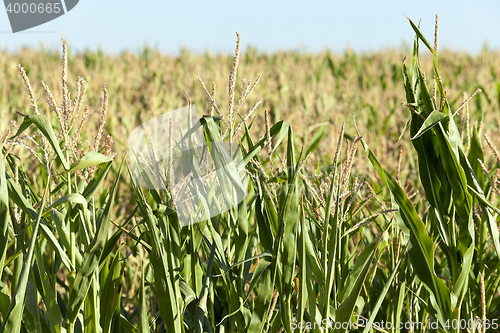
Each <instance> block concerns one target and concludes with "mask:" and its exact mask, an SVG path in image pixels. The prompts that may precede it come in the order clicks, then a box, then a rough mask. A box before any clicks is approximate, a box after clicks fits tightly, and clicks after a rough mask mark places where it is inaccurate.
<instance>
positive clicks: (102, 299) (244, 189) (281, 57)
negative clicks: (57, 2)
mask: <svg viewBox="0 0 500 333" xmlns="http://www.w3.org/2000/svg"><path fill="white" fill-rule="evenodd" d="M409 25H410V27H409V29H413V31H414V32H415V40H414V42H413V45H412V47H411V48H410V47H408V49H407V50H387V51H383V52H377V53H368V54H356V53H353V52H351V51H346V52H345V53H344V54H343V55H339V54H333V53H331V52H323V53H320V54H307V53H293V52H288V53H285V52H282V53H275V54H261V53H258V52H256V51H255V50H254V49H252V48H248V49H247V50H246V51H245V52H243V51H241V50H242V46H241V39H240V36H239V35H238V34H237V46H236V51H235V55H234V56H231V57H230V56H226V55H213V54H210V53H207V54H204V55H193V54H191V53H189V51H187V50H184V51H182V52H181V53H180V54H179V55H178V56H166V55H162V54H160V53H159V52H157V51H155V50H151V49H144V50H143V51H142V53H140V54H132V53H128V52H126V53H123V54H121V55H118V56H110V55H106V54H105V53H104V52H101V51H99V52H84V53H81V54H78V55H73V54H72V53H71V50H68V46H67V44H66V41H63V50H62V58H61V56H60V55H59V54H58V53H57V52H55V51H46V50H43V51H42V52H35V51H32V50H22V51H20V52H18V53H15V54H9V53H7V52H2V57H1V58H0V68H1V69H2V70H1V71H0V115H1V116H2V118H3V119H5V120H4V121H2V122H1V123H0V129H1V130H2V131H3V132H2V133H3V134H2V136H1V137H0V142H1V148H2V149H1V154H0V264H1V266H2V270H0V329H1V332H0V333H4V332H5V333H10V332H14V333H19V332H37V333H45V332H68V333H73V332H85V333H87V332H88V333H90V332H92V333H97V332H126V333H131V332H141V333H142V332H213V333H215V332H221V333H223V332H259V333H260V332H362V333H367V332H375V331H377V332H391V333H393V332H477V333H483V332H499V331H500V327H499V325H500V323H499V322H498V320H499V319H498V318H500V260H499V259H500V234H499V229H498V221H499V216H500V193H499V188H498V185H499V182H500V171H499V170H500V169H499V166H500V153H499V151H498V149H497V148H496V144H498V137H499V136H498V134H499V132H498V131H499V130H498V128H499V123H500V117H498V111H499V109H500V62H499V60H498V59H499V57H498V55H499V54H498V51H492V50H486V49H485V50H483V52H482V53H480V54H479V55H475V56H472V55H468V54H465V53H454V52H452V51H447V50H444V51H442V52H440V51H439V50H438V43H437V28H436V36H435V41H434V44H431V43H430V42H429V41H428V40H427V39H426V37H425V36H423V35H422V33H421V31H420V30H419V27H418V26H417V25H415V24H414V23H413V22H412V21H411V20H409ZM436 26H437V22H436ZM17 63H20V65H17ZM61 64H62V70H61ZM73 73H78V75H81V76H76V77H73V76H72V75H73ZM228 73H229V74H228ZM247 77H249V78H251V79H246V78H247ZM208 80H209V81H208ZM238 82H241V85H240V84H239V83H238ZM209 83H210V84H209ZM195 104H196V107H195ZM182 107H183V108H182ZM175 109H177V111H176V112H178V114H180V118H173V116H172V117H170V116H169V117H170V118H168V117H167V118H164V115H165V114H172V113H168V112H169V111H172V110H175ZM196 110H198V112H199V113H200V114H197V113H196ZM162 117H163V118H162ZM160 119H163V121H160ZM7 120H10V122H9V121H7ZM148 121H149V122H148ZM133 133H136V134H137V135H136V136H134V135H132V134H133Z"/></svg>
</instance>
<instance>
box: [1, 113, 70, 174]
mask: <svg viewBox="0 0 500 333" xmlns="http://www.w3.org/2000/svg"><path fill="white" fill-rule="evenodd" d="M32 124H35V126H36V127H37V128H38V129H39V130H40V132H42V134H43V135H44V136H45V138H46V139H47V141H48V142H49V144H50V145H51V147H52V149H54V151H55V152H56V155H57V158H58V159H59V160H60V161H61V163H62V165H63V167H64V169H66V170H69V168H70V167H69V163H68V161H67V160H66V157H65V155H64V153H63V151H62V150H61V147H59V143H58V142H57V138H56V135H55V134H54V130H53V129H52V125H51V124H50V121H49V120H48V119H47V118H46V117H45V116H42V115H29V116H26V117H24V119H23V123H22V124H21V126H19V130H18V131H17V133H16V134H15V135H14V136H13V137H11V138H10V139H13V138H15V137H17V136H19V135H20V134H21V133H23V132H24V131H25V130H27V129H28V127H30V126H31V125H32Z"/></svg>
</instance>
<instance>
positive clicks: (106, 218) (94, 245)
mask: <svg viewBox="0 0 500 333" xmlns="http://www.w3.org/2000/svg"><path fill="white" fill-rule="evenodd" d="M120 170H121V167H120ZM119 175H120V172H119V173H118V176H117V179H116V181H115V183H114V184H113V187H112V188H111V191H110V193H109V195H108V199H107V201H106V203H105V206H104V208H102V209H101V212H100V214H99V216H98V218H97V221H96V222H97V223H96V224H97V231H96V233H95V236H94V238H93V239H92V242H91V243H90V245H89V246H88V247H87V248H86V249H85V254H84V256H83V261H82V265H81V268H80V270H79V271H78V273H77V275H76V278H75V282H74V283H73V286H72V288H71V289H70V291H69V300H70V301H69V304H68V310H67V312H66V321H67V323H68V324H70V325H72V324H74V322H75V320H76V318H77V316H78V313H79V312H80V309H81V307H82V304H83V301H84V300H85V298H86V297H87V293H88V290H89V288H90V282H91V279H92V278H93V276H94V272H95V270H96V269H97V268H98V264H99V261H100V258H101V254H102V251H103V249H104V246H105V244H106V240H107V237H108V231H109V228H110V226H111V222H110V219H111V212H112V207H113V203H114V199H115V195H116V188H117V186H118V179H119Z"/></svg>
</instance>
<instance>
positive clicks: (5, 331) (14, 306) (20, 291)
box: [0, 183, 49, 333]
mask: <svg viewBox="0 0 500 333" xmlns="http://www.w3.org/2000/svg"><path fill="white" fill-rule="evenodd" d="M48 192H49V183H47V187H46V189H45V192H44V195H43V198H42V202H41V205H40V210H43V207H44V204H45V199H46V195H47V193H48ZM41 220H42V214H38V216H37V219H36V223H35V227H34V229H33V233H32V234H31V240H30V246H29V248H28V251H27V253H26V256H25V259H24V262H23V264H22V269H21V273H20V275H19V280H18V283H17V284H16V289H15V291H14V293H13V297H12V301H11V303H10V307H9V311H8V313H7V317H6V318H5V320H4V324H3V326H2V329H1V330H0V333H19V332H20V331H21V323H22V321H23V312H24V307H25V304H26V292H27V287H28V279H29V277H30V275H31V274H30V273H31V266H32V265H33V252H34V249H35V243H36V241H37V240H36V239H37V237H38V230H39V227H40V222H41Z"/></svg>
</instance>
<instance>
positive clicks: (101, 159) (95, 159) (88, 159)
mask: <svg viewBox="0 0 500 333" xmlns="http://www.w3.org/2000/svg"><path fill="white" fill-rule="evenodd" d="M112 160H113V159H112V158H111V157H108V156H106V155H103V154H101V153H98V152H96V151H89V152H88V153H87V154H85V155H84V156H83V157H82V158H81V159H80V160H79V161H78V163H76V164H75V165H74V166H73V167H72V168H71V169H69V170H67V171H66V172H64V173H69V172H75V171H76V170H82V169H86V168H89V167H93V166H96V165H100V164H103V163H108V162H111V161H112Z"/></svg>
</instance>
